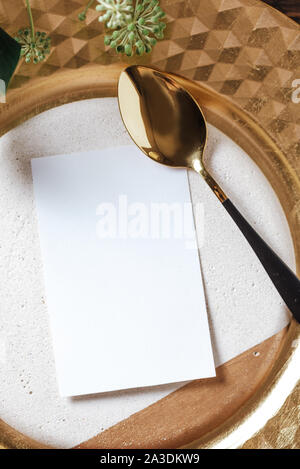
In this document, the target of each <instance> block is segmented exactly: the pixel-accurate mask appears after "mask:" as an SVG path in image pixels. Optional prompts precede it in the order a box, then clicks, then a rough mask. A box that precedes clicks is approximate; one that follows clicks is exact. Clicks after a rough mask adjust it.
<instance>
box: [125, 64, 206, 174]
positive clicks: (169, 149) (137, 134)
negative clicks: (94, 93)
mask: <svg viewBox="0 0 300 469" xmlns="http://www.w3.org/2000/svg"><path fill="white" fill-rule="evenodd" d="M141 97H142V99H141ZM119 105H120V111H121V115H122V117H123V121H124V124H125V126H126V128H127V130H128V132H129V134H130V135H131V137H132V138H133V140H134V141H135V143H136V144H137V145H138V146H139V147H140V148H141V149H142V150H143V152H144V153H145V154H146V155H147V156H149V157H150V158H152V159H153V160H155V161H157V162H159V163H163V164H166V165H168V166H174V167H187V168H190V169H195V168H201V167H202V166H204V163H203V159H202V158H203V154H204V148H205V144H206V136H207V130H206V122H205V119H204V116H203V114H202V111H201V109H200V108H199V106H198V104H197V103H196V101H195V100H194V99H193V98H192V96H191V95H190V94H189V93H188V91H186V90H185V89H183V88H182V87H181V86H180V85H179V84H178V83H177V82H176V81H175V80H174V79H173V78H171V77H170V76H168V75H166V74H163V73H161V72H159V71H156V70H152V69H150V68H148V67H142V66H138V67H137V66H132V67H128V68H127V69H126V70H125V71H124V72H122V73H121V76H120V80H119Z"/></svg>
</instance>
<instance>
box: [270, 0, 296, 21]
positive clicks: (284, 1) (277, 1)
mask: <svg viewBox="0 0 300 469" xmlns="http://www.w3.org/2000/svg"><path fill="white" fill-rule="evenodd" d="M263 1H264V2H265V3H268V4H269V5H271V6H272V7H274V8H277V10H280V11H282V13H285V14H286V15H288V16H289V17H290V18H292V19H293V20H295V21H297V23H300V1H299V0H263Z"/></svg>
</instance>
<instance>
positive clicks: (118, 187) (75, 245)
mask: <svg viewBox="0 0 300 469" xmlns="http://www.w3.org/2000/svg"><path fill="white" fill-rule="evenodd" d="M32 172H33V182H34V192H35V199H36V207H37V215H38V224H39V233H40V240H41V249H42V258H43V263H44V272H45V284H46V297H47V305H48V310H49V314H50V323H51V328H52V336H53V341H54V353H55V361H56V369H57V376H58V384H59V391H60V394H61V395H62V396H75V395H81V394H90V393H98V392H106V391H114V390H120V389H127V388H136V387H141V386H151V385H158V384H165V383H174V382H180V381H187V380H192V379H198V378H205V377H213V376H215V367H214V362H213V355H212V349H211V341H210V335H209V327H208V321H207V313H206V307H205V298H204V292H203V285H202V278H201V271H200V263H199V257H198V250H197V249H196V248H195V243H196V234H195V229H194V221H193V215H192V206H191V200H190V193H189V186H188V180H187V174H186V171H184V170H179V169H172V168H167V167H164V166H162V165H159V164H157V163H155V162H153V161H151V160H150V159H148V158H147V157H146V156H145V155H144V154H143V153H142V152H140V150H138V149H137V148H136V147H135V146H125V147H119V148H110V149H105V150H101V151H94V152H87V153H80V154H72V155H62V156H52V157H44V158H35V159H33V160H32Z"/></svg>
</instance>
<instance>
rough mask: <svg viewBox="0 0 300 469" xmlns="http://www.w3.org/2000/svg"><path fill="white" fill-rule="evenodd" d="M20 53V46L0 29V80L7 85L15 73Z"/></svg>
mask: <svg viewBox="0 0 300 469" xmlns="http://www.w3.org/2000/svg"><path fill="white" fill-rule="evenodd" d="M20 53H21V46H20V44H19V43H18V42H17V41H16V40H15V39H13V38H12V37H11V36H9V35H8V34H7V33H6V32H5V31H4V30H3V29H2V28H0V79H1V80H4V82H5V86H6V88H7V86H8V83H9V81H10V79H11V77H12V75H13V73H14V71H15V68H16V66H17V64H18V61H19V58H20Z"/></svg>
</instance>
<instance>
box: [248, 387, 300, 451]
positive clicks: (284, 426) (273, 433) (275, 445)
mask: <svg viewBox="0 0 300 469" xmlns="http://www.w3.org/2000/svg"><path fill="white" fill-rule="evenodd" d="M242 448H243V449H256V448H259V449H299V448H300V384H298V386H297V387H296V389H295V390H294V391H293V393H292V394H291V395H290V396H289V397H288V398H287V400H286V401H285V403H284V406H283V407H282V408H281V409H280V411H279V412H278V414H276V416H275V417H273V418H272V419H270V420H269V422H268V423H267V424H266V425H265V427H264V428H263V429H262V430H261V431H260V432H258V433H257V435H255V436H254V437H253V438H251V440H248V441H247V442H246V443H245V444H244V445H243V447H242Z"/></svg>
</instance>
